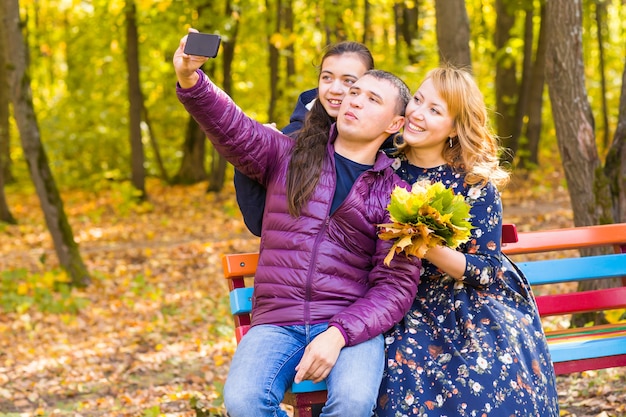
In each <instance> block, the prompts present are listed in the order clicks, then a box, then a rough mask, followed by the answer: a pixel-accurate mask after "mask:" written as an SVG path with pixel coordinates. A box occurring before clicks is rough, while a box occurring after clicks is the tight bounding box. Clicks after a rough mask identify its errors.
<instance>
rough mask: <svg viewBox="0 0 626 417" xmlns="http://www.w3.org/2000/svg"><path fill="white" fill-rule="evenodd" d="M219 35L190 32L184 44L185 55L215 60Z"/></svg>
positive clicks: (219, 39)
mask: <svg viewBox="0 0 626 417" xmlns="http://www.w3.org/2000/svg"><path fill="white" fill-rule="evenodd" d="M221 40H222V38H221V37H220V35H214V34H212V33H197V32H190V33H189V34H187V43H186V44H185V49H184V51H185V53H186V54H188V55H197V56H206V57H209V58H215V57H216V56H217V50H218V49H219V47H220V41H221Z"/></svg>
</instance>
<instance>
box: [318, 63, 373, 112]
mask: <svg viewBox="0 0 626 417" xmlns="http://www.w3.org/2000/svg"><path fill="white" fill-rule="evenodd" d="M365 71H367V67H366V66H365V65H364V64H363V62H361V60H360V59H359V56H358V55H357V54H354V53H344V54H341V55H331V56H329V57H326V59H324V61H323V62H322V70H321V71H320V77H319V80H318V97H319V100H320V103H322V106H324V109H326V113H328V115H329V116H330V117H332V118H334V119H336V118H337V115H338V114H339V106H341V102H342V101H343V98H344V97H345V95H346V94H347V93H348V90H349V89H350V87H351V86H352V84H354V82H355V81H356V80H358V79H359V78H360V77H361V76H362V75H363V74H365Z"/></svg>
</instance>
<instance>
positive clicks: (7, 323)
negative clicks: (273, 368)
mask: <svg viewBox="0 0 626 417" xmlns="http://www.w3.org/2000/svg"><path fill="white" fill-rule="evenodd" d="M561 182H562V179H560V178H558V177H555V178H553V179H552V180H551V181H546V178H545V177H543V178H541V181H536V182H534V181H533V180H532V179H526V180H524V181H522V180H519V179H518V180H516V181H515V182H514V183H513V184H512V186H511V187H509V188H508V189H507V190H506V191H505V192H504V204H505V220H506V221H507V222H512V223H516V224H517V225H518V228H519V229H520V230H530V229H540V228H550V227H566V226H571V224H572V214H571V210H570V207H569V200H568V198H567V194H566V192H565V191H564V190H563V189H562V187H560V186H559V184H560V183H561ZM147 189H148V193H149V195H150V199H149V201H148V202H147V203H144V204H142V205H140V206H136V205H134V204H133V203H132V191H131V190H130V188H129V187H128V186H126V185H123V184H122V185H119V184H118V185H116V186H114V187H113V188H108V187H107V188H106V189H103V190H100V191H94V192H84V191H82V192H78V191H72V192H67V193H64V195H63V199H64V202H65V209H66V212H67V214H68V216H69V217H70V222H71V224H72V228H73V231H74V234H75V238H76V240H77V241H78V243H79V245H80V251H81V254H82V256H83V259H84V261H85V263H86V264H87V267H88V269H89V271H90V272H91V274H92V283H91V285H90V286H88V287H87V288H86V289H84V290H73V291H71V292H70V291H60V292H54V291H52V288H57V289H59V288H60V289H63V288H64V287H65V284H64V283H63V281H65V280H66V277H65V276H64V274H63V273H62V272H61V271H60V270H59V268H58V265H57V262H56V256H55V254H54V250H53V246H52V242H51V239H50V236H49V234H48V232H47V229H46V226H45V223H44V221H43V216H42V215H41V211H40V208H39V203H38V200H37V198H36V196H35V195H34V193H32V192H28V191H24V190H23V189H22V190H18V188H17V187H16V189H15V190H12V189H11V188H10V189H9V190H8V195H7V198H8V199H9V203H10V206H11V210H12V213H13V215H14V216H15V217H16V218H17V219H18V221H19V223H18V225H14V226H9V225H4V224H3V225H0V253H2V256H1V257H0V278H1V281H0V285H1V287H0V290H1V291H0V416H3V417H4V416H120V417H122V416H124V417H125V416H161V415H163V416H196V415H205V416H209V415H220V414H221V413H223V408H222V406H221V404H222V402H221V389H222V385H223V383H224V380H225V377H226V373H227V370H228V365H229V361H230V358H231V356H232V354H233V352H234V349H235V341H234V336H233V331H232V324H231V318H230V315H229V313H228V306H227V297H226V292H227V288H226V284H225V282H224V279H223V278H222V275H221V261H220V255H221V254H223V253H227V252H247V251H255V250H256V249H257V248H258V243H259V241H258V239H257V238H255V237H254V236H252V235H250V234H249V233H248V232H247V231H246V229H245V227H244V225H243V222H242V220H241V217H240V215H239V212H238V209H237V206H236V203H235V200H234V197H233V190H232V186H230V185H228V186H227V187H226V189H225V190H224V191H223V192H221V193H219V194H215V193H208V194H207V193H206V192H205V189H206V184H199V185H195V186H185V187H182V186H181V187H166V186H163V185H162V184H160V183H159V182H157V181H150V182H149V184H148V187H147ZM2 310H4V312H2ZM7 310H10V311H9V312H7ZM548 325H555V324H554V323H548ZM556 325H558V323H557V324H556ZM558 383H559V395H560V402H561V404H562V412H561V415H562V416H572V417H574V416H576V417H587V416H602V417H619V416H626V390H625V388H624V387H625V386H626V376H625V372H624V370H623V369H613V370H604V371H597V372H585V373H582V374H575V375H570V376H567V377H559V381H558Z"/></svg>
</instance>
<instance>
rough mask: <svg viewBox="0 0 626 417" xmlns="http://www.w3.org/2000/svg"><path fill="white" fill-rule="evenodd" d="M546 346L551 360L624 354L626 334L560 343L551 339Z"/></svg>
mask: <svg viewBox="0 0 626 417" xmlns="http://www.w3.org/2000/svg"><path fill="white" fill-rule="evenodd" d="M548 346H549V348H550V355H551V356H552V362H565V361H573V360H578V359H589V358H598V357H602V356H616V355H624V354H626V335H624V336H617V337H605V338H598V339H585V340H580V341H569V342H562V343H561V342H556V341H553V342H550V343H549V344H548Z"/></svg>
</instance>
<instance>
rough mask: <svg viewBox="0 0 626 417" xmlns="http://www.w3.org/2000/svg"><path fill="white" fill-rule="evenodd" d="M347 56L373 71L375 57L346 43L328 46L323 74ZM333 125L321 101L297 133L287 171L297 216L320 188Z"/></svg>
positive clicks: (291, 207)
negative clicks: (331, 60) (332, 60)
mask: <svg viewBox="0 0 626 417" xmlns="http://www.w3.org/2000/svg"><path fill="white" fill-rule="evenodd" d="M347 53H352V54H355V55H356V56H357V57H358V58H359V60H361V62H362V63H363V65H364V66H365V68H366V69H368V70H369V69H372V68H374V58H373V57H372V54H371V52H370V51H369V49H367V47H366V46H365V45H363V44H361V43H359V42H349V41H346V42H339V43H336V44H334V45H331V46H329V47H328V49H327V50H326V53H325V54H324V56H323V57H322V62H321V65H320V67H319V68H320V71H321V69H322V66H323V65H324V60H326V58H328V57H331V56H337V55H343V54H347ZM334 122H335V120H334V119H333V118H332V117H330V116H329V115H328V113H327V112H326V109H325V108H324V106H323V105H322V103H321V102H320V100H319V99H318V100H315V102H314V103H313V107H312V108H311V110H310V111H309V113H308V114H307V116H306V118H305V120H304V125H303V126H302V129H300V131H299V132H298V134H297V137H296V145H295V146H294V148H293V152H292V154H291V160H290V161H289V170H288V172H287V202H288V204H289V213H290V214H291V215H292V216H294V217H298V216H299V215H300V212H301V210H302V207H304V205H305V204H306V203H307V202H308V201H309V198H310V197H311V194H312V193H313V190H315V187H316V186H317V183H318V181H319V177H320V173H321V172H322V164H323V162H324V155H325V154H326V144H327V143H328V133H329V132H330V127H331V126H332V124H333V123H334Z"/></svg>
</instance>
